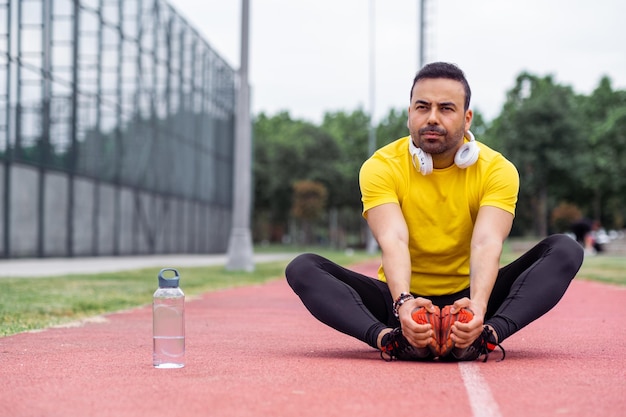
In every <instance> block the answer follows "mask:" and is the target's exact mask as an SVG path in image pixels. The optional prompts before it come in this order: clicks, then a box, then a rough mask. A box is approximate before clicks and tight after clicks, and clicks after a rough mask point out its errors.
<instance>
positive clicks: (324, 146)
mask: <svg viewBox="0 0 626 417" xmlns="http://www.w3.org/2000/svg"><path fill="white" fill-rule="evenodd" d="M340 157H341V155H340V151H339V148H338V146H337V143H336V142H335V140H334V139H333V138H332V137H331V136H330V135H329V134H328V133H326V132H325V131H324V130H322V129H320V128H319V127H317V126H315V125H313V124H311V123H309V122H304V121H299V120H293V119H291V117H290V116H289V113H287V112H282V113H279V114H277V115H275V116H273V117H268V116H266V115H265V114H263V113H261V114H260V115H259V116H258V117H257V118H256V120H255V123H254V166H253V173H254V211H255V229H256V234H255V239H257V240H258V239H263V240H270V241H278V242H280V241H281V240H282V238H283V236H284V234H285V233H287V228H288V220H289V212H290V207H291V201H292V193H293V188H292V184H293V183H294V182H296V181H300V180H311V181H317V182H320V183H322V184H324V185H325V186H326V187H327V188H328V189H329V190H332V188H331V186H332V184H333V183H334V182H335V181H336V179H337V178H338V177H339V173H338V172H337V171H336V166H337V164H336V163H335V161H336V160H337V159H338V158H340ZM259 234H261V235H259Z"/></svg>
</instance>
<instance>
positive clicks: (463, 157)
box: [409, 130, 480, 175]
mask: <svg viewBox="0 0 626 417" xmlns="http://www.w3.org/2000/svg"><path fill="white" fill-rule="evenodd" d="M467 136H469V142H467V143H464V144H463V145H461V147H460V148H459V150H458V151H457V152H456V155H454V163H455V164H456V166H458V167H459V168H467V167H469V166H471V165H474V164H475V163H476V161H478V154H479V153H480V148H479V147H478V145H477V144H476V139H474V134H473V133H472V132H470V131H469V130H468V131H467ZM409 152H410V153H411V159H412V160H413V166H414V167H415V169H417V170H418V171H419V172H421V173H422V175H428V174H430V173H432V172H433V157H432V156H430V154H429V153H426V152H424V151H423V150H422V149H421V148H418V147H417V146H415V144H414V143H413V139H412V138H410V137H409Z"/></svg>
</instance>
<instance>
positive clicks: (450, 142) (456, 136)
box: [411, 126, 465, 155]
mask: <svg viewBox="0 0 626 417" xmlns="http://www.w3.org/2000/svg"><path fill="white" fill-rule="evenodd" d="M428 133H435V134H437V135H440V136H442V137H443V141H441V140H437V141H432V142H431V141H429V140H426V139H422V135H425V134H428ZM464 134H465V132H464V130H463V128H461V129H459V130H458V131H456V132H454V133H452V134H450V133H449V132H448V130H446V129H444V128H443V127H441V126H426V127H423V128H421V129H419V130H418V131H417V141H416V142H417V146H418V147H419V148H422V150H423V151H424V152H426V153H429V154H433V155H438V154H442V153H444V152H446V151H448V150H450V149H452V148H456V147H457V145H458V143H459V140H462V139H463V136H464ZM411 137H412V138H413V137H415V132H414V131H413V132H411Z"/></svg>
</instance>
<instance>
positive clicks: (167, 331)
mask: <svg viewBox="0 0 626 417" xmlns="http://www.w3.org/2000/svg"><path fill="white" fill-rule="evenodd" d="M168 272H173V274H174V276H173V277H166V276H165V275H166V273H168ZM167 275H168V276H169V275H171V274H169V273H168V274H167ZM179 282H180V275H179V274H178V271H177V270H176V269H173V268H164V269H162V270H161V271H160V272H159V288H158V289H157V290H156V291H155V292H154V296H153V301H152V332H153V333H152V334H153V355H152V362H153V365H154V367H155V368H182V367H183V366H185V294H184V293H183V291H182V290H181V289H180V287H179Z"/></svg>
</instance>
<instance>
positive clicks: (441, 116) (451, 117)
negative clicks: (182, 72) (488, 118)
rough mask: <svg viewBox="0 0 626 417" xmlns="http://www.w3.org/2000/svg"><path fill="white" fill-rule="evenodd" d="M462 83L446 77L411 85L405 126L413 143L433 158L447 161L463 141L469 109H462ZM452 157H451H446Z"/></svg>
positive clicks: (468, 119) (469, 116)
mask: <svg viewBox="0 0 626 417" xmlns="http://www.w3.org/2000/svg"><path fill="white" fill-rule="evenodd" d="M464 103H465V91H464V90H463V85H462V84H461V83H460V82H458V81H454V80H449V79H446V78H432V79H430V78H427V79H422V80H420V81H418V82H417V83H416V84H415V86H414V87H413V95H412V97H411V105H410V106H409V120H408V123H407V125H408V128H409V132H410V134H411V138H412V140H413V143H414V144H415V146H417V147H419V148H422V150H423V151H424V152H427V153H429V154H431V155H432V156H433V161H437V160H438V159H439V160H442V162H443V160H449V162H450V164H449V165H451V164H452V161H453V159H454V154H455V153H456V151H457V150H458V149H459V147H460V146H461V145H462V144H463V135H464V134H465V131H466V130H469V127H470V124H471V121H472V111H471V110H468V111H465V110H464V107H463V106H464ZM450 158H452V159H450Z"/></svg>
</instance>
